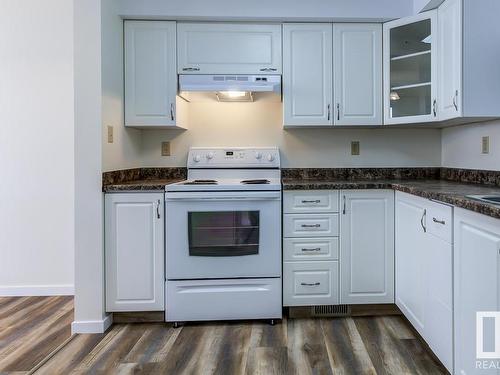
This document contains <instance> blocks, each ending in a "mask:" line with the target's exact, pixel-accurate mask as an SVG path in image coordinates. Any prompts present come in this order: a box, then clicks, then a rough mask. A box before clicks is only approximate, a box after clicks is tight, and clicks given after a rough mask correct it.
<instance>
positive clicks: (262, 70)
mask: <svg viewBox="0 0 500 375" xmlns="http://www.w3.org/2000/svg"><path fill="white" fill-rule="evenodd" d="M277 70H278V69H276V68H262V69H260V71H261V72H275V71H277Z"/></svg>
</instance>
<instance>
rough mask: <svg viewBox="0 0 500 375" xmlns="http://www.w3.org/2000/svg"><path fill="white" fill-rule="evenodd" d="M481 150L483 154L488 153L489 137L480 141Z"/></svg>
mask: <svg viewBox="0 0 500 375" xmlns="http://www.w3.org/2000/svg"><path fill="white" fill-rule="evenodd" d="M481 149H482V153H483V154H489V153H490V137H483V139H482V141H481Z"/></svg>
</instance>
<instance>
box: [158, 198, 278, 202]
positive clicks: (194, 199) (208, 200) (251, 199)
mask: <svg viewBox="0 0 500 375" xmlns="http://www.w3.org/2000/svg"><path fill="white" fill-rule="evenodd" d="M279 200H280V198H273V197H269V198H249V197H225V198H222V197H220V198H219V197H217V198H187V197H168V198H167V201H184V202H190V201H191V202H199V201H204V202H214V201H279Z"/></svg>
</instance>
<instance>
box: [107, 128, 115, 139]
mask: <svg viewBox="0 0 500 375" xmlns="http://www.w3.org/2000/svg"><path fill="white" fill-rule="evenodd" d="M113 141H114V139H113V127H112V126H111V125H108V143H113Z"/></svg>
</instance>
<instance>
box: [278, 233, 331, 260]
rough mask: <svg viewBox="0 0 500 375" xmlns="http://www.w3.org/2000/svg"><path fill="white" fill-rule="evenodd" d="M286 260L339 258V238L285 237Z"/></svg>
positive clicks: (284, 254)
mask: <svg viewBox="0 0 500 375" xmlns="http://www.w3.org/2000/svg"><path fill="white" fill-rule="evenodd" d="M283 257H284V260H285V261H303V260H337V259H338V258H339V239H338V238H328V237H325V238H323V237H322V238H285V240H284V241H283Z"/></svg>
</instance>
